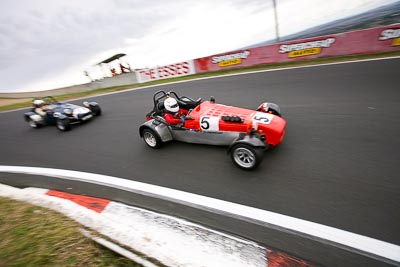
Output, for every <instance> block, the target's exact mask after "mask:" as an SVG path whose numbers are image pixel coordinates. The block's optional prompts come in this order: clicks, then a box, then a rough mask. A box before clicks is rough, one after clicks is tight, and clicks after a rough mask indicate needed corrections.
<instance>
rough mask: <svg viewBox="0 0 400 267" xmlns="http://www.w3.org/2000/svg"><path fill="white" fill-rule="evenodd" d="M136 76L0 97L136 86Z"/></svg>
mask: <svg viewBox="0 0 400 267" xmlns="http://www.w3.org/2000/svg"><path fill="white" fill-rule="evenodd" d="M136 83H137V79H136V74H135V73H134V72H131V73H123V74H120V75H117V76H114V77H107V78H104V79H102V80H99V81H95V82H91V83H85V84H79V85H74V86H69V87H64V88H58V89H53V90H46V91H38V92H22V93H0V97H6V98H30V97H32V98H33V97H43V96H49V95H50V96H57V95H63V94H71V93H80V92H86V91H91V90H95V89H100V88H107V87H112V86H119V85H128V84H136Z"/></svg>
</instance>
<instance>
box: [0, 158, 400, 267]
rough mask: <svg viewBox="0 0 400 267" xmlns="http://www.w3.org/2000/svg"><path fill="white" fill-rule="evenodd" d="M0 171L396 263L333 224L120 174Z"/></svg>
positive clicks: (391, 252) (393, 250) (396, 250)
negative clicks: (99, 189)
mask: <svg viewBox="0 0 400 267" xmlns="http://www.w3.org/2000/svg"><path fill="white" fill-rule="evenodd" d="M0 172H5V173H20V174H33V175H41V176H48V177H57V178H58V179H65V180H69V181H78V182H84V183H90V184H95V185H102V186H107V187H109V188H116V189H120V190H124V191H127V192H132V193H135V194H139V195H143V196H147V197H153V198H157V199H162V200H166V201H170V202H174V203H178V204H182V205H186V206H188V207H192V208H196V209H199V210H204V211H208V212H212V213H214V214H220V215H224V216H226V217H231V218H235V219H239V220H243V221H247V222H250V223H253V224H255V225H261V226H263V227H267V228H272V229H277V230H280V231H285V232H287V233H292V234H295V235H301V236H304V237H311V238H312V239H313V240H317V241H320V242H321V243H324V244H329V245H331V246H334V247H340V248H342V249H345V250H348V251H350V252H352V253H358V254H361V255H364V256H366V257H369V258H372V259H377V260H379V261H383V262H386V263H389V264H393V265H396V266H400V246H397V245H394V244H391V243H387V242H384V241H380V240H376V239H373V238H369V237H365V236H361V235H358V234H355V233H351V232H347V231H343V230H340V229H336V228H333V227H329V226H325V225H321V224H317V223H313V222H309V221H305V220H301V219H297V218H293V217H290V216H285V215H281V214H278V213H274V212H269V211H265V210H261V209H257V208H253V207H249V206H244V205H240V204H236V203H232V202H228V201H224V200H219V199H214V198H210V197H206V196H201V195H196V194H193V193H188V192H183V191H179V190H175V189H170V188H165V187H161V186H156V185H150V184H145V183H141V182H136V181H131V180H126V179H122V178H116V177H111V176H106V175H100V174H92V173H85V172H78V171H70V170H59V169H50V168H36V167H19V166H1V165H0Z"/></svg>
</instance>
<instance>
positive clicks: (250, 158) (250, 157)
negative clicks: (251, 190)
mask: <svg viewBox="0 0 400 267" xmlns="http://www.w3.org/2000/svg"><path fill="white" fill-rule="evenodd" d="M233 159H234V160H235V162H236V163H237V164H238V165H239V166H240V167H242V168H246V169H248V168H252V167H253V166H254V165H255V164H256V155H254V153H253V152H252V151H251V150H250V149H248V148H245V147H238V148H236V149H235V150H234V151H233Z"/></svg>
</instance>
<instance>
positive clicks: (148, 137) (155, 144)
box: [142, 129, 162, 148]
mask: <svg viewBox="0 0 400 267" xmlns="http://www.w3.org/2000/svg"><path fill="white" fill-rule="evenodd" d="M142 136H143V140H144V142H145V143H146V144H147V145H148V146H149V147H151V148H159V147H160V146H161V144H162V142H161V140H160V138H159V137H158V135H157V134H156V133H155V132H154V131H153V130H151V129H144V130H143V132H142Z"/></svg>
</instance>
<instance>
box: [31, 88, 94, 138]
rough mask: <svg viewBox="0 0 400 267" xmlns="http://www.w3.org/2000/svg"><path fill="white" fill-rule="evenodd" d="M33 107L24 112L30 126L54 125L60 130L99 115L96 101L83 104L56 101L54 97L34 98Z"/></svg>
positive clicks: (65, 129) (68, 128)
mask: <svg viewBox="0 0 400 267" xmlns="http://www.w3.org/2000/svg"><path fill="white" fill-rule="evenodd" d="M32 104H33V108H32V109H31V111H30V112H26V113H25V114H24V118H25V120H26V121H27V122H28V123H29V126H30V127H32V128H40V127H42V126H45V125H56V127H57V129H59V130H60V131H68V130H70V129H71V125H72V124H76V123H82V122H86V121H89V120H91V119H92V118H93V117H94V116H100V115H101V108H100V106H99V104H98V103H96V102H83V106H78V105H74V104H70V103H63V102H58V101H57V100H56V99H55V98H54V97H51V96H47V97H44V98H35V99H33V100H32Z"/></svg>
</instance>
